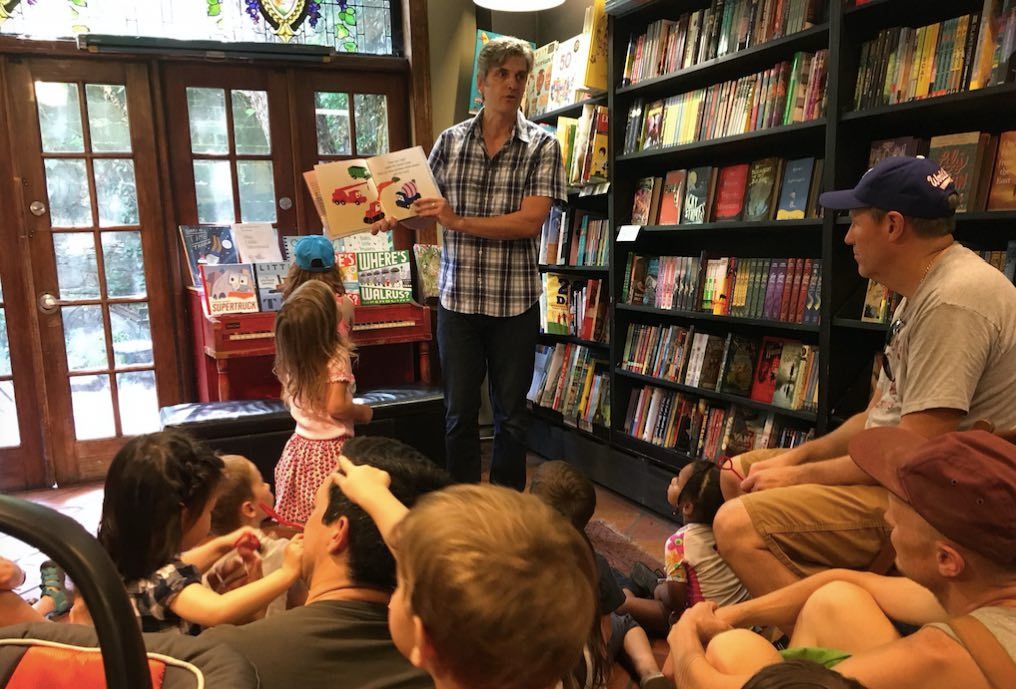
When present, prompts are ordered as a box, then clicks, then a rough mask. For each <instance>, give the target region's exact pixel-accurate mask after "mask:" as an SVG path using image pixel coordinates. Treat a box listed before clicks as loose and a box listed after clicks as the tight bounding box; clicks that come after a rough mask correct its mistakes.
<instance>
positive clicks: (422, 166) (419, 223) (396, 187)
mask: <svg viewBox="0 0 1016 689" xmlns="http://www.w3.org/2000/svg"><path fill="white" fill-rule="evenodd" d="M304 180H305V181H306V183H307V188H308V190H309V191H310V194H311V197H312V198H313V199H314V206H315V208H317V210H318V213H319V214H322V213H323V220H324V224H325V233H326V234H327V235H328V236H329V237H331V238H332V239H336V238H339V237H346V236H349V235H351V234H357V233H358V232H363V231H365V230H369V229H370V226H371V225H372V224H374V223H375V222H377V221H378V220H382V219H384V218H387V217H392V218H396V219H398V220H399V221H400V222H402V223H403V224H404V225H406V226H408V227H412V228H414V229H415V228H418V227H425V226H427V225H429V224H430V223H431V222H433V221H432V220H431V219H429V218H417V215H416V212H415V211H413V209H412V205H413V203H414V202H415V201H417V200H419V199H421V198H434V197H439V196H441V191H440V190H439V189H438V186H437V182H436V181H435V179H434V175H433V174H431V171H430V165H428V164H427V156H426V155H425V154H424V152H423V148H422V147H420V146H416V147H414V148H407V149H405V150H402V151H395V152H394V153H385V154H384V155H379V156H374V157H373V158H354V159H351V160H340V161H336V162H332V163H323V164H321V165H315V166H314V170H313V171H312V172H307V173H304Z"/></svg>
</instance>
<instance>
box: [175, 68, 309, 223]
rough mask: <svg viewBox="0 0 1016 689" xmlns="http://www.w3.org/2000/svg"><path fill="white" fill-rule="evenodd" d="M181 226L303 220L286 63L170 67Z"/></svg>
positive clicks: (176, 190)
mask: <svg viewBox="0 0 1016 689" xmlns="http://www.w3.org/2000/svg"><path fill="white" fill-rule="evenodd" d="M163 70H164V71H163V76H164V83H165V99H166V113H167V120H168V123H169V125H168V127H169V129H170V140H169V149H170V161H171V164H172V170H173V173H172V178H173V192H174V194H173V195H174V198H175V199H176V217H177V221H178V222H179V223H180V224H187V225H194V224H222V223H225V224H229V223H234V222H270V223H273V224H275V225H276V226H277V227H283V228H285V227H289V226H295V224H296V207H295V205H296V204H295V202H294V200H293V197H294V195H295V194H296V191H297V187H296V179H295V174H294V168H293V155H292V150H293V149H292V142H291V131H292V127H291V123H290V117H289V106H288V90H289V87H288V83H287V80H286V73H285V71H284V70H281V69H271V68H258V67H248V66H229V65H222V66H219V65H216V66H215V67H214V68H209V67H208V66H207V65H181V64H169V65H165V66H164V67H163Z"/></svg>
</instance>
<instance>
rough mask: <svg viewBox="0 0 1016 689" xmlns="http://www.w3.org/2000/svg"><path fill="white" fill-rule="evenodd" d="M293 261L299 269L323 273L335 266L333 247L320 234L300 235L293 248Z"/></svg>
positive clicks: (326, 238)
mask: <svg viewBox="0 0 1016 689" xmlns="http://www.w3.org/2000/svg"><path fill="white" fill-rule="evenodd" d="M293 261H294V262H295V263H296V265H297V267H299V268H300V270H309V271H310V272H312V273H323V272H325V271H327V270H331V269H332V268H334V267H335V247H334V246H332V240H330V239H328V237H325V236H324V235H321V234H311V235H307V236H306V237H302V238H301V239H300V240H299V241H298V242H297V243H296V246H295V247H294V248H293Z"/></svg>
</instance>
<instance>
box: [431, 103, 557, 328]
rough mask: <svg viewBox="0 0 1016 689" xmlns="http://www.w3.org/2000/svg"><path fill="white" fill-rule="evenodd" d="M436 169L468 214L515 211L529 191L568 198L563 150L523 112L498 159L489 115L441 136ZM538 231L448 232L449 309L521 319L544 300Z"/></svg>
mask: <svg viewBox="0 0 1016 689" xmlns="http://www.w3.org/2000/svg"><path fill="white" fill-rule="evenodd" d="M430 167H431V169H432V170H433V171H434V177H435V179H436V180H437V183H438V186H440V188H441V193H442V194H443V195H444V197H445V199H447V201H448V205H449V206H451V209H452V210H453V211H454V212H455V213H456V214H458V215H461V216H465V217H490V216H495V215H506V214H508V213H514V212H516V211H518V210H519V209H520V208H521V207H522V199H523V198H525V197H526V196H547V197H549V198H552V199H560V200H562V201H563V200H565V199H566V198H567V190H566V188H565V178H564V167H563V165H562V162H561V148H560V146H559V145H558V142H557V139H556V138H554V136H553V135H552V134H550V133H549V132H547V131H545V130H543V129H541V128H540V127H538V126H537V125H535V124H533V123H532V122H529V121H528V120H526V118H525V117H523V116H522V113H521V112H519V113H518V117H517V121H516V123H515V129H514V131H513V132H512V134H511V136H510V137H509V138H508V140H507V141H506V142H505V143H504V145H503V146H502V147H501V150H500V151H498V152H497V155H495V156H494V157H493V158H489V157H488V156H487V151H486V148H485V146H484V144H483V112H482V111H481V112H480V114H479V115H477V116H476V117H475V118H473V119H472V120H467V121H465V122H462V123H461V124H457V125H455V126H454V127H451V128H449V129H446V130H445V131H444V132H442V133H441V136H440V137H439V138H438V140H437V143H435V144H434V150H433V151H431V154H430ZM539 250H540V238H539V236H536V237H532V238H529V239H511V240H496V239H485V238H483V237H477V236H474V235H471V234H466V233H464V232H450V231H449V232H445V233H444V251H443V252H442V256H441V274H440V279H439V281H438V291H439V293H440V296H441V305H442V306H444V307H445V308H446V309H448V310H450V311H457V312H459V313H476V314H483V315H487V316H498V317H505V316H517V315H519V314H521V313H523V312H525V311H526V310H527V309H528V308H529V307H531V306H532V305H533V304H534V303H536V301H537V300H538V299H539V298H540V290H541V282H540V273H539V269H538V268H537V259H538V257H539Z"/></svg>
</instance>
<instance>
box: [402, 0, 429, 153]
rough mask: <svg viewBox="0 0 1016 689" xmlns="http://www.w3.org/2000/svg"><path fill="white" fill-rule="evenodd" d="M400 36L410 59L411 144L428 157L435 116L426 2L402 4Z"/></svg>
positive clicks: (415, 0) (406, 0)
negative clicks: (421, 148) (431, 98)
mask: <svg viewBox="0 0 1016 689" xmlns="http://www.w3.org/2000/svg"><path fill="white" fill-rule="evenodd" d="M402 6H403V12H402V17H403V23H404V26H403V35H404V36H407V37H408V40H407V41H406V55H407V57H408V58H409V68H410V80H409V84H410V88H411V97H412V103H413V119H412V122H413V141H414V142H415V143H416V144H417V145H419V146H423V148H424V150H425V151H427V152H428V153H429V152H430V149H431V147H432V146H433V145H434V115H433V112H432V111H431V107H430V29H429V27H428V26H427V0H402Z"/></svg>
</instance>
